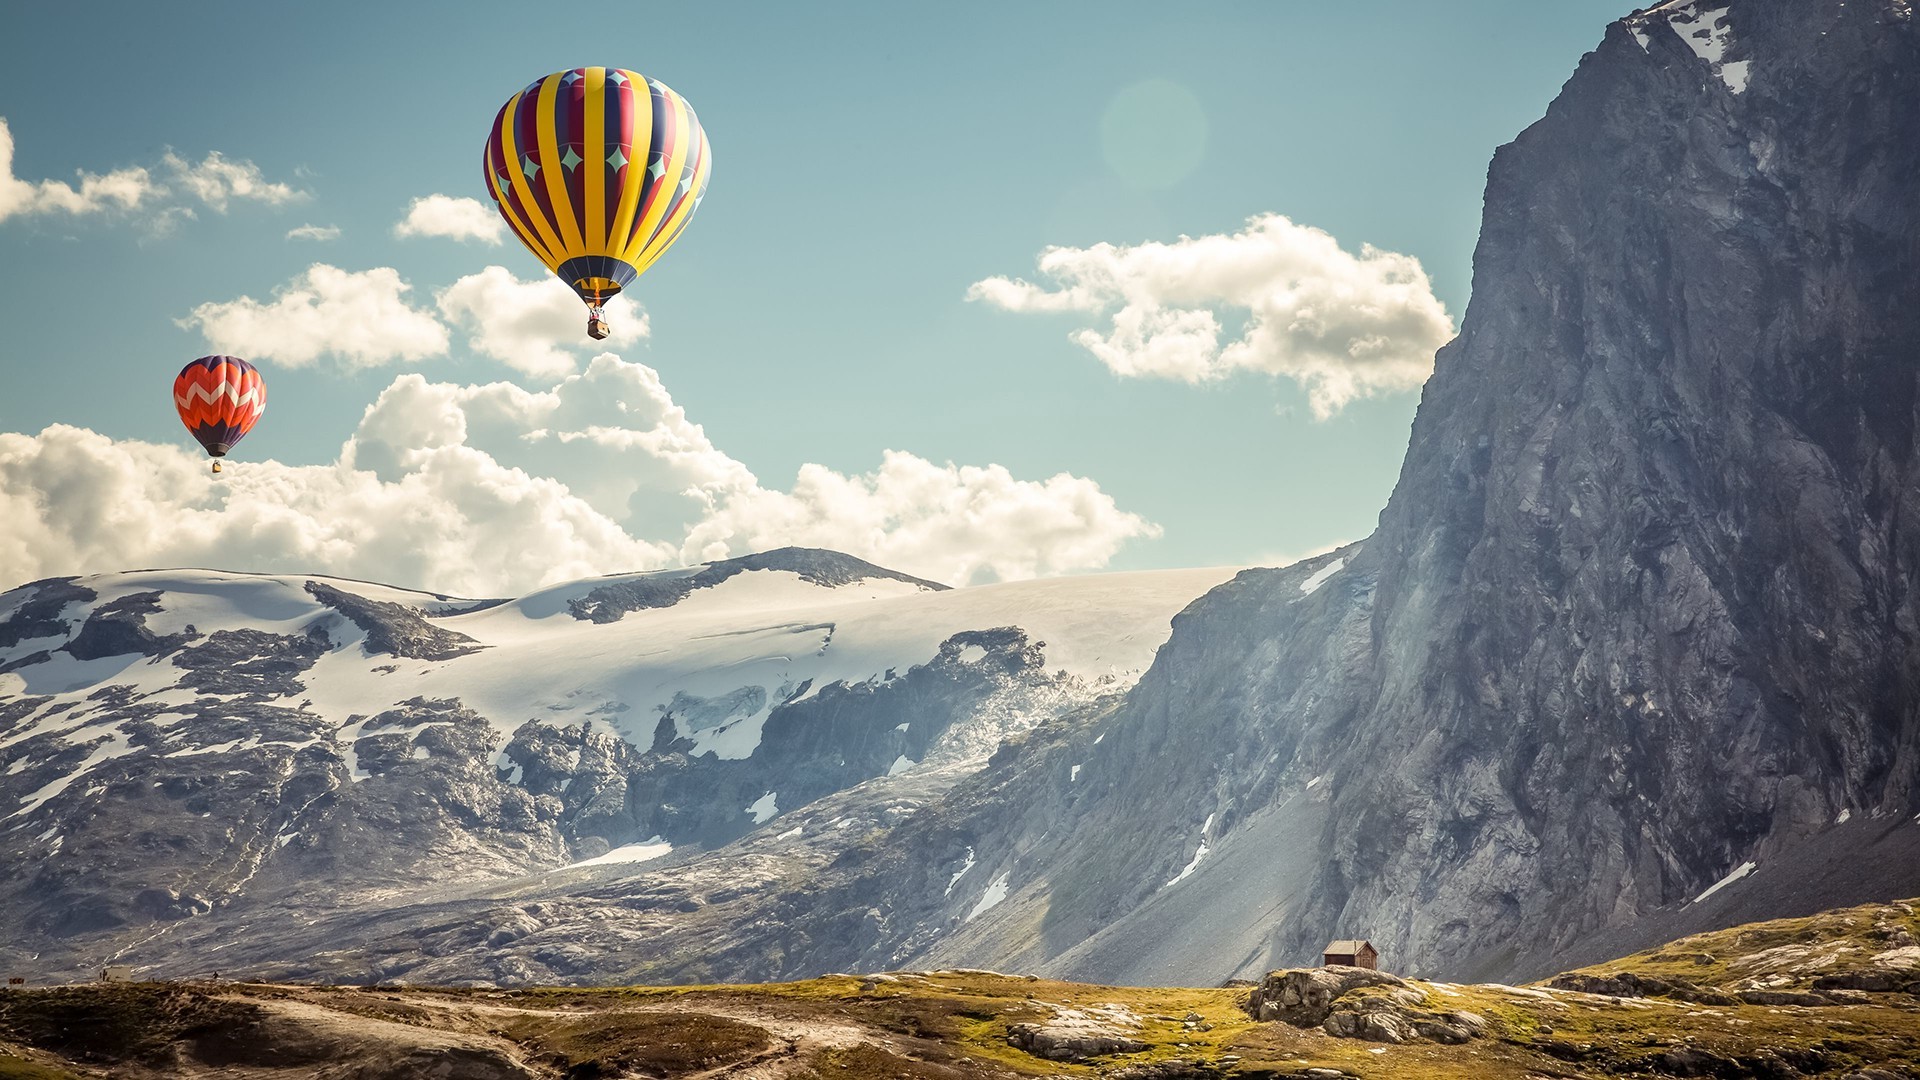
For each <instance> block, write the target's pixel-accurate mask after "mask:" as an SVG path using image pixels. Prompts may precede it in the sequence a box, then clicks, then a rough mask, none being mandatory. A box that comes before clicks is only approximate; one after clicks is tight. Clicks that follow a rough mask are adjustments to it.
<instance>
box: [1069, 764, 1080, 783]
mask: <svg viewBox="0 0 1920 1080" xmlns="http://www.w3.org/2000/svg"><path fill="white" fill-rule="evenodd" d="M1079 779H1080V766H1078V765H1075V766H1074V767H1073V771H1072V772H1069V773H1068V774H1067V783H1069V784H1071V783H1074V782H1075V781H1077V780H1079Z"/></svg>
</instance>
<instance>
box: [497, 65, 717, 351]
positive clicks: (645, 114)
mask: <svg viewBox="0 0 1920 1080" xmlns="http://www.w3.org/2000/svg"><path fill="white" fill-rule="evenodd" d="M485 167H486V170H487V191H488V192H489V193H491V194H492V195H493V201H494V204H495V205H496V206H498V207H499V209H500V216H501V217H503V218H505V219H506V221H507V225H508V227H510V228H512V229H513V232H514V235H515V236H518V237H519V238H520V242H521V243H523V244H525V245H527V249H528V250H530V251H532V252H533V253H534V254H535V255H537V256H539V257H540V261H541V262H544V263H546V264H547V269H549V270H551V271H553V272H554V274H556V275H558V276H559V278H560V280H562V281H564V282H566V283H567V284H568V285H569V286H571V287H572V288H573V291H574V292H576V293H579V294H580V299H581V300H583V301H585V302H586V305H587V333H589V334H591V335H592V336H593V337H595V338H605V337H606V336H607V333H608V330H607V323H606V316H605V314H604V313H603V312H602V311H601V305H602V304H604V303H606V301H607V300H608V299H609V298H611V297H613V296H615V295H617V294H618V293H619V292H620V290H621V289H624V288H626V287H627V286H628V285H630V284H632V282H633V279H634V278H637V277H639V276H640V275H641V274H643V273H645V272H646V270H647V268H648V267H649V266H652V265H653V264H654V261H655V260H657V259H659V258H660V256H661V255H663V254H665V253H666V250H667V249H668V248H670V247H672V246H673V242H674V241H675V240H678V239H679V238H680V233H681V230H683V229H685V228H686V227H687V222H688V221H690V220H692V218H693V211H694V209H695V208H696V207H698V206H699V205H700V200H701V198H702V197H703V196H704V195H705V194H706V191H707V178H708V177H709V176H710V175H712V172H713V154H712V151H711V150H710V149H709V147H708V145H707V135H706V132H704V131H702V130H700V121H699V120H698V119H697V118H695V116H694V115H693V107H692V106H690V105H688V104H687V101H686V99H685V98H683V97H681V96H680V95H679V94H676V93H674V92H673V91H672V90H671V89H669V88H668V87H667V85H666V84H665V83H662V82H658V81H655V80H653V79H649V78H647V77H646V76H645V75H641V74H640V73H638V72H634V71H627V70H626V69H624V68H602V67H583V68H574V69H572V70H570V71H560V72H555V73H554V74H552V75H549V76H547V77H546V78H544V79H539V80H537V81H535V82H533V83H531V84H529V85H528V86H527V88H526V89H525V90H522V91H520V92H519V93H517V94H515V95H513V97H511V98H509V99H508V100H507V103H506V104H505V105H503V106H501V107H500V114H499V115H498V116H496V117H494V121H493V130H492V131H491V132H490V133H488V135H487V155H486V164H485Z"/></svg>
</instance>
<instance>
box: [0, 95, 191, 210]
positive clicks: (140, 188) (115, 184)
mask: <svg viewBox="0 0 1920 1080" xmlns="http://www.w3.org/2000/svg"><path fill="white" fill-rule="evenodd" d="M78 176H79V186H77V187H76V186H74V185H72V184H67V183H62V182H61V181H59V180H41V181H38V182H35V181H30V180H21V179H18V178H17V177H15V176H14V175H13V132H12V130H11V129H9V128H8V127H7V121H6V119H5V118H4V117H0V221H5V220H6V219H8V218H10V217H15V216H23V215H27V214H50V213H65V214H94V213H100V212H102V211H106V210H134V209H137V208H138V207H139V206H140V205H141V204H142V203H151V202H152V201H153V200H154V199H156V198H157V197H159V196H160V195H162V194H164V193H165V191H166V189H165V188H164V187H162V186H161V185H159V184H158V183H156V182H155V181H154V179H153V177H152V176H150V175H149V174H148V173H147V170H145V169H140V168H133V169H117V170H115V171H113V172H110V173H107V174H106V175H105V176H96V175H94V174H92V173H84V172H83V173H79V174H78Z"/></svg>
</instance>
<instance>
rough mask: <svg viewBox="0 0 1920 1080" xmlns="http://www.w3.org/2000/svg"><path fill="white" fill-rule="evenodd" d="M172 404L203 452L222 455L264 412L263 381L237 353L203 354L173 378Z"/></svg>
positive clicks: (264, 383)
mask: <svg viewBox="0 0 1920 1080" xmlns="http://www.w3.org/2000/svg"><path fill="white" fill-rule="evenodd" d="M173 404H174V407H175V408H177V409H179V410H180V421H181V423H184V424H186V425H187V431H188V432H190V433H191V434H192V435H193V437H194V438H195V439H198V440H199V441H200V445H201V446H203V447H206V450H207V453H208V454H211V455H212V456H214V457H222V456H224V455H225V454H226V452H227V451H228V450H231V449H233V444H234V443H237V442H239V441H240V440H241V439H242V438H244V437H245V436H246V434H247V432H249V431H251V430H253V425H254V422H255V421H257V420H259V419H260V414H261V413H263V412H266V411H267V384H266V381H265V380H263V379H262V378H261V377H260V369H258V368H256V367H254V366H253V365H252V364H249V363H247V362H246V361H245V360H242V359H240V358H239V357H237V356H203V357H201V358H200V359H198V360H195V361H193V362H192V363H190V364H188V365H187V366H186V367H183V368H181V369H180V374H179V375H178V376H176V377H175V378H174V380H173Z"/></svg>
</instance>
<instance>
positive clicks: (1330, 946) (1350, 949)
mask: <svg viewBox="0 0 1920 1080" xmlns="http://www.w3.org/2000/svg"><path fill="white" fill-rule="evenodd" d="M1362 949H1370V950H1373V951H1374V952H1378V951H1379V950H1378V949H1374V948H1373V942H1371V941H1364V940H1359V939H1354V940H1351V941H1329V942H1327V947H1326V948H1325V949H1322V950H1321V952H1323V953H1339V954H1341V955H1347V956H1358V955H1359V954H1360V951H1361V950H1362Z"/></svg>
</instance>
